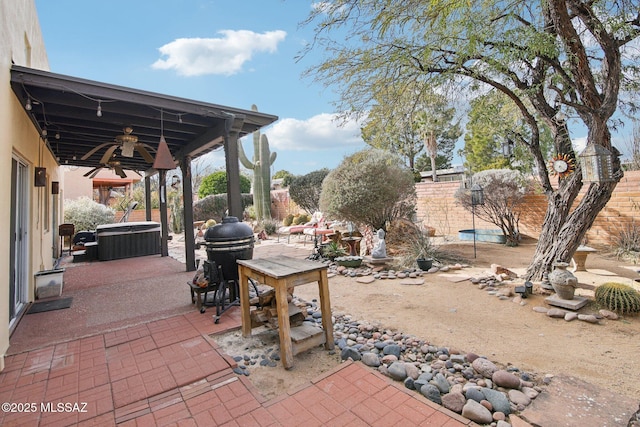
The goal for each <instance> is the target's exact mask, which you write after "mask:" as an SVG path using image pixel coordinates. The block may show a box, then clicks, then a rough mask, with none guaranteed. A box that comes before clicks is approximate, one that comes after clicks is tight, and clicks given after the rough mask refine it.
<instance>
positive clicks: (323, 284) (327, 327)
mask: <svg viewBox="0 0 640 427" xmlns="http://www.w3.org/2000/svg"><path fill="white" fill-rule="evenodd" d="M318 289H319V294H320V310H321V311H322V327H323V328H324V336H325V341H326V342H325V343H324V348H325V349H326V350H333V348H334V343H333V322H332V321H331V299H330V298H329V279H328V277H327V270H326V269H325V270H322V271H321V272H320V280H319V281H318Z"/></svg>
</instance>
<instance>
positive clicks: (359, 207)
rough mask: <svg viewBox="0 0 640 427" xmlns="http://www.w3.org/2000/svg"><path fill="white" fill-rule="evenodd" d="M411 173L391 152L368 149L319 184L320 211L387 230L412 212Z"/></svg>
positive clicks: (376, 228) (341, 164)
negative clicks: (391, 224) (397, 220)
mask: <svg viewBox="0 0 640 427" xmlns="http://www.w3.org/2000/svg"><path fill="white" fill-rule="evenodd" d="M415 200H416V193H415V186H414V182H413V172H412V171H411V170H410V169H409V168H408V167H406V165H405V164H404V163H403V161H402V159H401V158H400V157H399V156H398V155H396V154H393V153H391V152H388V151H384V150H378V149H367V150H362V151H359V152H356V153H355V154H352V155H351V156H349V157H346V158H345V159H344V160H343V161H342V163H340V165H339V166H338V167H337V168H335V169H334V170H332V171H331V172H330V173H329V175H327V177H326V178H325V179H324V181H323V182H322V194H321V196H320V210H321V211H322V213H323V214H324V215H325V217H327V218H331V219H337V220H343V221H351V222H354V223H356V224H364V225H369V226H371V227H372V228H373V229H374V230H378V229H380V228H382V229H383V230H386V227H387V224H388V223H390V222H391V221H393V220H394V219H396V218H411V216H412V215H413V213H414V210H415Z"/></svg>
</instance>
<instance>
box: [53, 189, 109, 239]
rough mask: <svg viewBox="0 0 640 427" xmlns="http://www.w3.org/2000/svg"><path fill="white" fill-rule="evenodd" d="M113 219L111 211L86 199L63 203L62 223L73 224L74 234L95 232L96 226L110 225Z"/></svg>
mask: <svg viewBox="0 0 640 427" xmlns="http://www.w3.org/2000/svg"><path fill="white" fill-rule="evenodd" d="M114 219H115V212H114V210H113V209H111V208H109V207H107V206H105V205H101V204H100V203H97V202H94V201H93V200H91V199H90V198H88V197H81V198H79V199H76V200H65V202H64V221H65V222H66V223H69V224H73V225H74V227H75V230H76V232H77V231H81V230H95V229H96V227H97V226H98V225H101V224H111V223H112V222H113V221H114Z"/></svg>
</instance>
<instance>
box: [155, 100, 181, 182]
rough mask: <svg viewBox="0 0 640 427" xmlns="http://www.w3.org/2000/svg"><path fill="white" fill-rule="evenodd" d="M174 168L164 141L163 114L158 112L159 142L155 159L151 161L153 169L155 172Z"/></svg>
mask: <svg viewBox="0 0 640 427" xmlns="http://www.w3.org/2000/svg"><path fill="white" fill-rule="evenodd" d="M175 167H176V164H175V162H174V161H173V156H172V155H171V151H169V146H168V145H167V141H166V140H165V139H164V121H163V114H162V111H160V142H159V143H158V150H157V151H156V158H155V160H154V161H153V168H154V169H157V170H171V169H173V168H175Z"/></svg>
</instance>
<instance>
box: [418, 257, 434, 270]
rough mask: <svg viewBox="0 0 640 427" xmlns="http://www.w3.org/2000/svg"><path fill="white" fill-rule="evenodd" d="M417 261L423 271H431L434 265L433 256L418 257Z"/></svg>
mask: <svg viewBox="0 0 640 427" xmlns="http://www.w3.org/2000/svg"><path fill="white" fill-rule="evenodd" d="M416 262H417V263H418V267H420V270H422V271H429V270H430V269H431V267H432V266H433V260H432V259H431V258H424V259H417V260H416Z"/></svg>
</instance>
